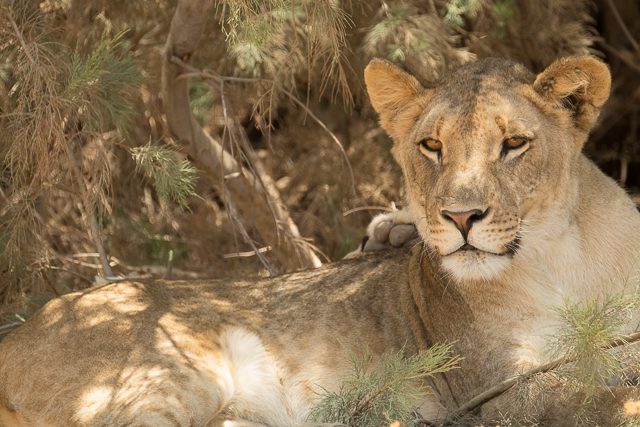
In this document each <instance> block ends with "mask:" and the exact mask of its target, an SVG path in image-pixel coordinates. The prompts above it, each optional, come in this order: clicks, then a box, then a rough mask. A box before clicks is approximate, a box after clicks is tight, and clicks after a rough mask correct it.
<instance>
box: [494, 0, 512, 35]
mask: <svg viewBox="0 0 640 427" xmlns="http://www.w3.org/2000/svg"><path fill="white" fill-rule="evenodd" d="M514 7H515V5H514V4H513V0H496V1H495V4H494V5H493V13H494V15H495V18H496V36H497V37H498V38H504V37H506V36H507V25H508V24H509V21H510V19H511V16H512V15H513V10H514Z"/></svg>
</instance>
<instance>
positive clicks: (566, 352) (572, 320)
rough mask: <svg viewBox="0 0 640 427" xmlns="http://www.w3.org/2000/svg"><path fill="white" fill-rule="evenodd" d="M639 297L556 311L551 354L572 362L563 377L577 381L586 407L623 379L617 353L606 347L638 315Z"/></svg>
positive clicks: (602, 300)
mask: <svg viewBox="0 0 640 427" xmlns="http://www.w3.org/2000/svg"><path fill="white" fill-rule="evenodd" d="M639 308H640V295H639V294H637V293H632V294H629V295H613V296H606V297H603V298H600V299H593V300H591V301H588V302H587V303H581V304H567V305H565V306H564V307H561V308H558V309H557V313H558V315H559V316H560V319H561V325H560V329H559V333H558V334H557V335H556V336H553V337H551V339H550V344H551V349H552V353H553V354H554V355H555V356H557V357H559V356H566V357H568V358H570V359H572V360H573V362H572V363H571V364H569V365H568V366H567V367H566V369H565V374H566V375H567V376H568V377H569V378H570V379H572V380H575V381H577V383H578V384H579V385H580V386H581V388H582V389H583V391H584V393H585V403H588V402H590V401H591V399H592V398H593V397H594V395H595V394H596V392H597V391H598V389H600V388H601V387H603V386H605V384H606V381H607V380H608V379H611V378H621V377H622V366H621V361H620V357H619V353H617V352H614V351H611V350H610V349H608V348H607V344H608V343H610V342H612V341H613V340H616V339H619V338H620V337H621V336H622V335H623V330H622V328H623V326H624V325H625V324H627V323H628V322H629V319H630V318H631V316H632V315H634V314H638V309H639Z"/></svg>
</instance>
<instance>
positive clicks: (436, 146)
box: [418, 138, 442, 154]
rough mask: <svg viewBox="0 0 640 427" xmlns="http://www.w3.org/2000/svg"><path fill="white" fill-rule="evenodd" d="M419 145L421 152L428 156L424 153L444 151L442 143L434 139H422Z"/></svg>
mask: <svg viewBox="0 0 640 427" xmlns="http://www.w3.org/2000/svg"><path fill="white" fill-rule="evenodd" d="M418 145H419V146H420V151H422V152H423V154H426V153H425V152H424V151H425V150H426V151H428V152H431V153H440V151H441V150H442V142H440V141H438V140H437V139H433V138H425V139H422V140H420V142H418Z"/></svg>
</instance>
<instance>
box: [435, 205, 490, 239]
mask: <svg viewBox="0 0 640 427" xmlns="http://www.w3.org/2000/svg"><path fill="white" fill-rule="evenodd" d="M486 213H487V211H486V210H484V211H482V210H480V209H471V210H470V211H462V212H451V211H447V210H443V211H442V216H443V217H445V219H447V220H449V221H451V222H453V223H454V224H455V226H456V228H457V229H458V230H460V233H462V237H464V240H467V235H468V234H469V231H470V230H471V226H473V223H474V222H476V221H478V220H481V219H482V218H484V217H485V215H486Z"/></svg>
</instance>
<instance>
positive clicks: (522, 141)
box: [502, 136, 529, 152]
mask: <svg viewBox="0 0 640 427" xmlns="http://www.w3.org/2000/svg"><path fill="white" fill-rule="evenodd" d="M527 143H529V138H527V137H524V136H512V137H510V138H507V139H505V140H504V141H502V150H503V151H504V152H506V151H508V150H517V149H518V148H521V147H524V146H525V145H527Z"/></svg>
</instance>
